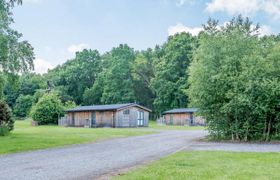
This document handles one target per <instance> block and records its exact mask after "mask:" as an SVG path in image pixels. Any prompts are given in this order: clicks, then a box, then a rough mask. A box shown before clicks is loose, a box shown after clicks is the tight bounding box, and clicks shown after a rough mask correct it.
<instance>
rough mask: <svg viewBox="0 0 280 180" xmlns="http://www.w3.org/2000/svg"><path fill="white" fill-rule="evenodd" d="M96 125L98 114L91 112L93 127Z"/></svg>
mask: <svg viewBox="0 0 280 180" xmlns="http://www.w3.org/2000/svg"><path fill="white" fill-rule="evenodd" d="M95 125H96V113H95V112H91V126H95Z"/></svg>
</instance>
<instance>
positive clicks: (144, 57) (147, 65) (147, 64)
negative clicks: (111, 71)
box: [131, 49, 155, 109]
mask: <svg viewBox="0 0 280 180" xmlns="http://www.w3.org/2000/svg"><path fill="white" fill-rule="evenodd" d="M154 59H155V53H154V51H153V50H152V49H147V50H146V51H141V52H138V53H137V54H136V58H135V61H134V62H133V64H132V70H131V73H132V78H133V87H134V92H135V96H136V101H137V102H138V103H139V104H141V105H144V106H146V107H148V108H151V109H153V101H154V98H155V95H154V93H153V91H152V89H151V87H150V84H151V79H152V78H153V77H154V66H153V61H154Z"/></svg>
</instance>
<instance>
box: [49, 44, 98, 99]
mask: <svg viewBox="0 0 280 180" xmlns="http://www.w3.org/2000/svg"><path fill="white" fill-rule="evenodd" d="M100 62H101V58H100V55H99V53H98V51H97V50H87V49H85V50H83V51H82V52H77V53H76V57H75V58H74V59H73V60H69V61H67V62H66V63H65V64H63V65H61V66H58V67H56V68H55V69H53V70H51V71H50V72H49V73H48V75H47V78H48V79H51V80H52V82H53V83H54V86H55V87H56V88H57V89H59V90H60V91H61V92H62V94H66V95H69V96H70V97H72V98H73V100H74V101H75V102H76V103H77V104H81V102H82V100H83V93H84V91H85V89H86V88H89V87H91V86H92V84H94V82H95V79H96V77H97V74H98V73H99V72H100V71H101V68H100Z"/></svg>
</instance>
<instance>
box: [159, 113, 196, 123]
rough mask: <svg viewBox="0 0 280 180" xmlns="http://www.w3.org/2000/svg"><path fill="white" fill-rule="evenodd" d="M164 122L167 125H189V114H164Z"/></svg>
mask: <svg viewBox="0 0 280 180" xmlns="http://www.w3.org/2000/svg"><path fill="white" fill-rule="evenodd" d="M164 117H165V122H166V124H167V125H180V126H184V125H189V120H190V118H191V114H190V113H178V114H166V115H165V116H164Z"/></svg>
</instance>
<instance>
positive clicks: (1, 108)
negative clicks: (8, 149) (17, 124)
mask: <svg viewBox="0 0 280 180" xmlns="http://www.w3.org/2000/svg"><path fill="white" fill-rule="evenodd" d="M13 129H14V121H13V119H12V113H11V110H10V108H9V107H8V105H7V104H6V103H5V102H3V101H0V135H2V136H3V135H6V134H7V132H9V131H11V130H13Z"/></svg>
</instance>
